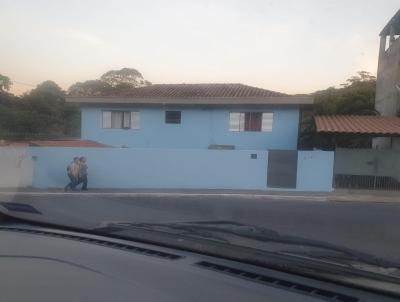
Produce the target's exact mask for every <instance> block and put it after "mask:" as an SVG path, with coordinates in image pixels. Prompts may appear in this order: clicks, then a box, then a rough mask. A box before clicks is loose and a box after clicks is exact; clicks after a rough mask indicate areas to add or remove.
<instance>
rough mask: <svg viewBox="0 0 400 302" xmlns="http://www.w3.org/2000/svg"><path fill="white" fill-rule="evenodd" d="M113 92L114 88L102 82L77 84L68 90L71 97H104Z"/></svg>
mask: <svg viewBox="0 0 400 302" xmlns="http://www.w3.org/2000/svg"><path fill="white" fill-rule="evenodd" d="M112 91H113V87H112V86H111V85H110V84H108V83H106V82H104V81H101V80H88V81H85V82H77V83H75V84H73V85H71V87H69V88H68V94H69V95H71V96H102V95H107V94H110V93H111V92H112Z"/></svg>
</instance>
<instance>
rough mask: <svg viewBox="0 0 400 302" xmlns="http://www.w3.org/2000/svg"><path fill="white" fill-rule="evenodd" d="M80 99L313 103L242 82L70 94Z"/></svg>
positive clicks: (218, 102) (77, 100)
mask: <svg viewBox="0 0 400 302" xmlns="http://www.w3.org/2000/svg"><path fill="white" fill-rule="evenodd" d="M67 101H68V102H77V103H143V104H253V103H254V104H271V103H273V104H280V103H281V104H312V102H313V101H312V98H311V97H297V96H289V95H287V94H284V93H280V92H275V91H271V90H267V89H262V88H257V87H252V86H247V85H243V84H155V85H150V86H146V87H139V88H133V89H127V90H123V91H120V92H119V93H118V94H113V95H102V96H93V97H90V96H89V97H85V96H76V97H73V96H71V97H68V98H67Z"/></svg>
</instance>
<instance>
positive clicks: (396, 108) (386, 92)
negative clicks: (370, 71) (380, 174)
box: [374, 10, 400, 149]
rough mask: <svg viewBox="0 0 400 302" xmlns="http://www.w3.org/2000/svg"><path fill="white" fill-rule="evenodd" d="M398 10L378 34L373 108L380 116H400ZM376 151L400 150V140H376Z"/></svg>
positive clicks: (399, 22)
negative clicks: (378, 42)
mask: <svg viewBox="0 0 400 302" xmlns="http://www.w3.org/2000/svg"><path fill="white" fill-rule="evenodd" d="M399 35H400V10H399V11H398V12H397V13H396V14H395V15H394V16H393V18H392V19H391V20H390V21H389V23H388V24H387V25H386V26H385V27H384V28H383V30H382V31H381V33H380V47H379V61H378V74H377V84H376V99H375V108H376V110H377V111H379V112H380V114H381V115H382V116H399V114H400V39H399ZM374 147H375V148H378V149H386V148H394V149H400V138H377V139H375V140H374Z"/></svg>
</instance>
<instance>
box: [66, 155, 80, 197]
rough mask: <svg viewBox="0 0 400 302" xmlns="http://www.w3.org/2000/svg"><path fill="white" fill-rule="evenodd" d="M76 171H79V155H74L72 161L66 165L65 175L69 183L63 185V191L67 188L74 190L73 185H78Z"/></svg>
mask: <svg viewBox="0 0 400 302" xmlns="http://www.w3.org/2000/svg"><path fill="white" fill-rule="evenodd" d="M78 173H79V157H77V156H75V157H74V159H73V160H72V162H71V163H70V164H69V165H68V166H67V175H68V178H69V180H70V181H69V183H68V184H67V185H66V186H65V187H64V192H67V191H68V189H71V190H72V191H75V190H76V189H75V187H76V186H77V185H78V176H79V175H78Z"/></svg>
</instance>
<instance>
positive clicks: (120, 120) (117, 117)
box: [102, 111, 140, 129]
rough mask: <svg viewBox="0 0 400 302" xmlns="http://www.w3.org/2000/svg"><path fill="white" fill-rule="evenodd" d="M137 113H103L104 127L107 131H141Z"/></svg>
mask: <svg viewBox="0 0 400 302" xmlns="http://www.w3.org/2000/svg"><path fill="white" fill-rule="evenodd" d="M139 125H140V115H139V112H137V111H103V116H102V126H103V128H107V129H139Z"/></svg>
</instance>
